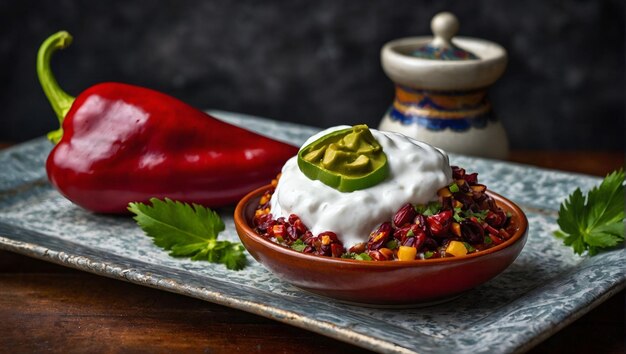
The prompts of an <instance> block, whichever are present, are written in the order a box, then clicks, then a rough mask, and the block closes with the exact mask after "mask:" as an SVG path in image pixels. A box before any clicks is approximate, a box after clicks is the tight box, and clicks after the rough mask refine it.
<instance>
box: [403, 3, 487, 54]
mask: <svg viewBox="0 0 626 354" xmlns="http://www.w3.org/2000/svg"><path fill="white" fill-rule="evenodd" d="M430 29H431V30H432V31H433V35H434V38H433V40H432V41H431V42H429V43H427V44H425V45H423V46H421V47H419V48H417V49H416V50H415V51H413V53H411V55H413V56H414V57H418V58H423V59H431V60H475V59H478V57H477V56H476V55H475V54H474V53H472V52H470V51H467V50H465V49H462V48H460V47H457V46H456V45H454V43H452V37H454V35H456V34H457V32H458V31H459V20H458V19H457V18H456V16H454V14H452V13H450V12H440V13H438V14H437V15H435V17H433V19H432V20H431V21H430Z"/></svg>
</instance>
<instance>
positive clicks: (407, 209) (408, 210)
mask: <svg viewBox="0 0 626 354" xmlns="http://www.w3.org/2000/svg"><path fill="white" fill-rule="evenodd" d="M416 215H417V212H416V211H415V208H414V207H413V205H412V204H411V203H406V204H404V205H403V206H402V207H401V208H400V209H398V211H397V212H396V214H395V215H394V216H393V226H395V227H402V226H404V225H405V224H408V223H410V222H411V221H413V219H414V218H415V216H416Z"/></svg>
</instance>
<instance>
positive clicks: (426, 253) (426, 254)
mask: <svg viewBox="0 0 626 354" xmlns="http://www.w3.org/2000/svg"><path fill="white" fill-rule="evenodd" d="M433 254H434V252H432V251H426V252H424V259H428V258H430V257H432V256H433Z"/></svg>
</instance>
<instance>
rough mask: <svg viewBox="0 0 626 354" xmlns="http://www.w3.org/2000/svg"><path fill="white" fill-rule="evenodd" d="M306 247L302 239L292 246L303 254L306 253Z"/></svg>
mask: <svg viewBox="0 0 626 354" xmlns="http://www.w3.org/2000/svg"><path fill="white" fill-rule="evenodd" d="M306 246H307V245H306V243H304V241H302V240H301V239H297V240H296V241H295V242H294V243H292V244H291V249H293V250H296V251H298V252H302V251H304V249H305V248H306Z"/></svg>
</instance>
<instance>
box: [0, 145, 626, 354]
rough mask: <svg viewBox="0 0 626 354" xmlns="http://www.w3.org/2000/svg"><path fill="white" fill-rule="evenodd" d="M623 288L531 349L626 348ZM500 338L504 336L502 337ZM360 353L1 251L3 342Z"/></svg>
mask: <svg viewBox="0 0 626 354" xmlns="http://www.w3.org/2000/svg"><path fill="white" fill-rule="evenodd" d="M510 160H511V161H515V162H521V163H526V164H533V165H538V166H543V167H549V168H554V169H561V170H567V171H573V172H581V173H587V174H593V175H598V176H603V175H605V174H606V173H608V172H609V171H611V170H614V169H617V168H620V167H621V166H623V165H624V154H623V153H621V152H614V153H603V152H546V151H514V152H513V153H512V155H511V158H510ZM624 305H625V296H624V291H621V292H620V293H618V294H617V295H615V296H613V297H612V298H610V299H609V300H608V301H606V302H604V303H603V304H601V305H599V306H598V307H596V308H595V309H592V310H591V311H589V312H588V313H587V314H586V315H584V316H583V317H581V318H579V319H577V320H576V321H575V322H574V323H572V324H570V325H569V326H567V327H566V328H564V329H563V330H561V331H560V332H558V333H557V334H555V335H554V336H552V337H550V338H548V339H547V340H546V341H544V342H542V343H540V344H539V345H538V346H536V347H535V348H533V349H532V350H531V351H530V352H531V353H592V352H593V353H625V352H626V348H625V342H624V338H625V330H624V314H625V306H624ZM503 340H505V339H503ZM180 351H183V352H204V353H233V352H236V353H266V352H272V353H273V352H277V353H299V354H304V353H325V354H332V353H365V352H367V351H366V350H364V349H361V348H357V347H354V346H352V345H350V344H347V343H343V342H339V341H337V340H334V339H330V338H326V337H323V336H321V335H318V334H315V333H312V332H308V331H306V330H303V329H299V328H295V327H291V326H288V325H285V324H282V323H280V322H276V321H273V320H269V319H266V318H263V317H260V316H256V315H252V314H249V313H246V312H242V311H239V310H233V309H230V308H228V307H224V306H220V305H215V304H212V303H208V302H203V301H200V300H196V299H192V298H188V297H185V296H182V295H176V294H171V293H167V292H164V291H159V290H155V289H151V288H146V287H141V286H138V285H134V284H130V283H126V282H122V281H118V280H112V279H108V278H104V277H100V276H97V275H93V274H89V273H84V272H80V271H76V270H73V269H69V268H64V267H61V266H58V265H55V264H51V263H46V262H43V261H39V260H35V259H31V258H28V257H25V256H22V255H18V254H13V253H9V252H4V251H0V352H36V353H39V352H63V353H65V352H150V353H170V352H180Z"/></svg>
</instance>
